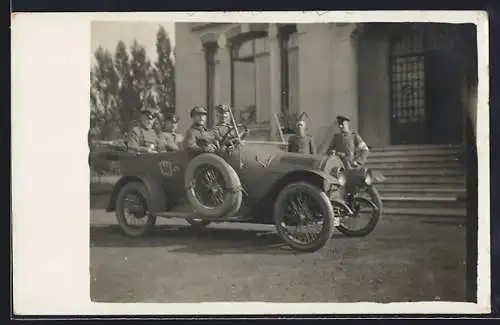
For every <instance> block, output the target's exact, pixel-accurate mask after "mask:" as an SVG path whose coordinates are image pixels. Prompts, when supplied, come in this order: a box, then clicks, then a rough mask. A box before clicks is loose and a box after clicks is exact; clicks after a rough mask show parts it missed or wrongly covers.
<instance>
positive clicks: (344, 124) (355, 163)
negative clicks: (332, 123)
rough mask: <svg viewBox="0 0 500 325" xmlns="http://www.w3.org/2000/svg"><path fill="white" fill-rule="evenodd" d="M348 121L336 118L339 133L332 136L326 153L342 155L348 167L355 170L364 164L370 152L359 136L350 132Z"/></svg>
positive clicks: (340, 117)
mask: <svg viewBox="0 0 500 325" xmlns="http://www.w3.org/2000/svg"><path fill="white" fill-rule="evenodd" d="M349 121H350V120H349V119H348V118H347V117H344V116H341V115H339V116H337V124H338V126H339V129H340V131H341V132H340V133H337V134H335V135H334V136H333V139H332V142H331V143H330V146H329V148H328V153H329V154H333V153H334V152H340V153H342V154H344V157H345V160H346V162H347V164H348V167H349V168H357V167H360V166H363V165H364V164H365V163H366V159H367V158H368V154H369V152H370V150H369V149H368V146H367V145H366V143H365V141H363V139H362V138H361V136H359V134H357V133H356V132H353V131H351V130H350V127H349Z"/></svg>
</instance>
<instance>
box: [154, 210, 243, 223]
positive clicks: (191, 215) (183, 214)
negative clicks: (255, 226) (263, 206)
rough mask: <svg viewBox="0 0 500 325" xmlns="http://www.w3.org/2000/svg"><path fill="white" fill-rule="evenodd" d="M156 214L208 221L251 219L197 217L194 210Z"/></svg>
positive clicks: (158, 214)
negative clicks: (190, 211)
mask: <svg viewBox="0 0 500 325" xmlns="http://www.w3.org/2000/svg"><path fill="white" fill-rule="evenodd" d="M156 216H157V217H161V218H180V219H187V218H196V219H201V220H206V221H210V222H247V221H249V220H251V219H250V218H246V217H243V216H235V217H231V218H207V217H199V216H198V215H197V214H196V213H194V212H192V213H187V212H171V211H168V212H159V213H157V214H156Z"/></svg>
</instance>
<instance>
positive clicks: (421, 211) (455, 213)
mask: <svg viewBox="0 0 500 325" xmlns="http://www.w3.org/2000/svg"><path fill="white" fill-rule="evenodd" d="M384 215H398V216H420V217H436V218H439V217H460V218H465V217H466V216H467V210H466V209H464V208H411V209H408V208H400V207H387V208H386V207H384Z"/></svg>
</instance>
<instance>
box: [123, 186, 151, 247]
mask: <svg viewBox="0 0 500 325" xmlns="http://www.w3.org/2000/svg"><path fill="white" fill-rule="evenodd" d="M148 202H150V197H149V193H148V191H147V189H146V188H145V187H144V185H143V184H141V183H139V182H130V183H128V184H125V185H124V186H123V187H122V188H121V190H120V192H119V193H118V196H117V201H116V218H117V220H118V224H119V225H120V228H121V230H122V231H123V232H124V233H125V234H126V235H128V236H132V237H139V236H144V235H146V234H147V233H148V232H150V231H151V229H153V227H154V225H155V223H156V216H154V215H153V214H152V213H151V211H150V209H149V207H148Z"/></svg>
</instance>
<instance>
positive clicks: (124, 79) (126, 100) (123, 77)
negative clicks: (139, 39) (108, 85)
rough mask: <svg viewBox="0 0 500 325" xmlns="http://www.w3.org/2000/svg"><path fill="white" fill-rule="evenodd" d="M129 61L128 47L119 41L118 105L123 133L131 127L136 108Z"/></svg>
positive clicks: (116, 60) (117, 63) (117, 64)
mask: <svg viewBox="0 0 500 325" xmlns="http://www.w3.org/2000/svg"><path fill="white" fill-rule="evenodd" d="M129 61H130V57H129V55H128V53H127V47H126V46H125V43H123V41H119V42H118V44H117V45H116V52H115V70H116V74H117V76H118V78H119V89H118V107H119V116H120V129H121V131H122V133H124V132H126V131H127V130H128V129H129V128H130V126H131V124H132V121H133V120H134V116H135V114H134V110H135V108H134V107H133V104H132V103H133V98H134V89H133V88H132V74H131V69H130V62H129Z"/></svg>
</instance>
